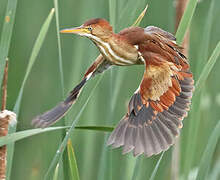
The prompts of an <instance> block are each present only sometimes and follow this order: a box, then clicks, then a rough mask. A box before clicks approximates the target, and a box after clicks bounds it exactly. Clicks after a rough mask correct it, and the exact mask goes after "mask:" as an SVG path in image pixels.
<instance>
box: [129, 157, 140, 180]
mask: <svg viewBox="0 0 220 180" xmlns="http://www.w3.org/2000/svg"><path fill="white" fill-rule="evenodd" d="M141 160H142V157H141V156H139V157H137V158H136V160H135V166H134V170H133V175H132V178H131V179H132V180H136V179H137V176H138V172H139V168H140V164H141Z"/></svg>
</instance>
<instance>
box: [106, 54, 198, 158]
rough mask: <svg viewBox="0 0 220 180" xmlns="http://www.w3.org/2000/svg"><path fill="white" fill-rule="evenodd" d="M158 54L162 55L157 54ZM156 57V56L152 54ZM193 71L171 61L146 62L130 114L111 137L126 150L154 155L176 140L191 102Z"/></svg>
mask: <svg viewBox="0 0 220 180" xmlns="http://www.w3.org/2000/svg"><path fill="white" fill-rule="evenodd" d="M158 57H159V56H158ZM151 58H156V57H151ZM193 83H194V81H193V78H192V74H191V73H190V72H189V71H188V70H187V71H186V69H185V70H184V69H183V70H178V69H177V68H176V66H175V65H174V64H173V63H171V62H168V61H159V63H158V62H157V63H154V62H152V61H151V62H148V63H146V71H145V72H144V76H143V79H142V82H141V84H140V87H139V89H138V90H137V91H136V92H135V94H134V95H133V96H132V98H131V100H130V102H129V106H128V112H127V114H126V115H125V116H124V117H123V118H122V120H121V121H120V122H119V124H118V126H117V127H116V128H115V129H114V131H113V132H112V134H111V135H110V137H109V139H108V145H112V147H114V148H116V147H120V146H123V153H128V152H130V151H132V150H133V154H134V156H136V155H140V154H143V153H144V154H145V155H146V156H151V155H153V154H158V153H160V152H161V151H165V150H167V149H168V148H169V147H170V146H171V145H172V144H174V141H175V138H176V137H177V136H178V135H179V131H180V129H181V128H182V126H183V125H182V120H183V118H184V117H186V116H187V112H188V111H189V106H190V104H191V97H192V91H193V89H194V86H193Z"/></svg>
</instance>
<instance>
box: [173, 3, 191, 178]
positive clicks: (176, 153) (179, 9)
mask: <svg viewBox="0 0 220 180" xmlns="http://www.w3.org/2000/svg"><path fill="white" fill-rule="evenodd" d="M187 3H188V0H176V23H175V29H176V30H177V28H178V26H179V23H180V20H181V18H182V15H183V13H184V10H185V8H186V5H187ZM182 47H183V48H184V49H183V54H184V55H185V56H186V57H188V50H189V30H187V33H186V35H185V37H184V40H183V43H182ZM179 161H180V139H177V141H176V143H175V145H174V147H173V152H172V164H171V179H173V180H178V179H179V168H180V162H179Z"/></svg>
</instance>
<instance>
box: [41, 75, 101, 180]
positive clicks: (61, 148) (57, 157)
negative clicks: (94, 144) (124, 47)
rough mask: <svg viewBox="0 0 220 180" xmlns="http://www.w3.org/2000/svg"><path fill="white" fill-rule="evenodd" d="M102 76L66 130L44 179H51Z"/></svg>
mask: <svg viewBox="0 0 220 180" xmlns="http://www.w3.org/2000/svg"><path fill="white" fill-rule="evenodd" d="M102 77H103V75H101V76H100V77H99V79H98V81H97V82H96V84H95V86H94V87H93V89H92V90H91V93H90V94H89V96H88V98H87V100H86V102H85V103H84V104H83V106H82V108H81V110H80V112H79V113H78V115H77V116H76V118H75V120H74V121H73V122H72V125H71V127H70V129H69V130H68V131H67V132H66V136H65V138H64V139H63V141H62V143H61V144H60V146H59V148H58V150H57V152H56V154H55V156H54V158H53V160H52V162H51V164H50V166H49V168H48V170H47V172H46V174H45V176H44V179H45V180H47V179H49V177H50V174H51V173H52V171H53V170H54V168H55V167H56V165H57V163H58V162H59V160H60V158H61V157H62V155H63V151H64V149H65V147H66V145H67V142H68V139H69V137H70V134H71V133H72V132H73V131H74V128H75V126H76V123H77V122H78V121H79V118H80V116H81V114H82V112H83V111H84V109H85V108H86V106H87V104H88V102H89V100H90V98H91V97H92V94H93V92H94V91H95V89H96V87H97V86H98V84H99V82H100V81H101V79H102Z"/></svg>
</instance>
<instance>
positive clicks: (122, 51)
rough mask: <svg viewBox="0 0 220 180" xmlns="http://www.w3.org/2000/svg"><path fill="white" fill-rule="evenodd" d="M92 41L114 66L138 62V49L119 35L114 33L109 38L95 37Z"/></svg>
mask: <svg viewBox="0 0 220 180" xmlns="http://www.w3.org/2000/svg"><path fill="white" fill-rule="evenodd" d="M92 40H93V41H94V42H95V44H96V46H97V47H98V48H99V50H100V52H101V53H102V55H103V56H104V57H105V58H106V59H107V60H109V61H110V62H111V63H112V64H116V65H121V66H123V65H132V64H136V63H137V61H138V51H137V48H136V47H135V46H133V45H131V44H129V43H128V42H127V41H126V39H124V38H123V37H121V36H120V35H118V34H114V33H112V34H111V35H110V36H108V37H95V38H93V39H92Z"/></svg>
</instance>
